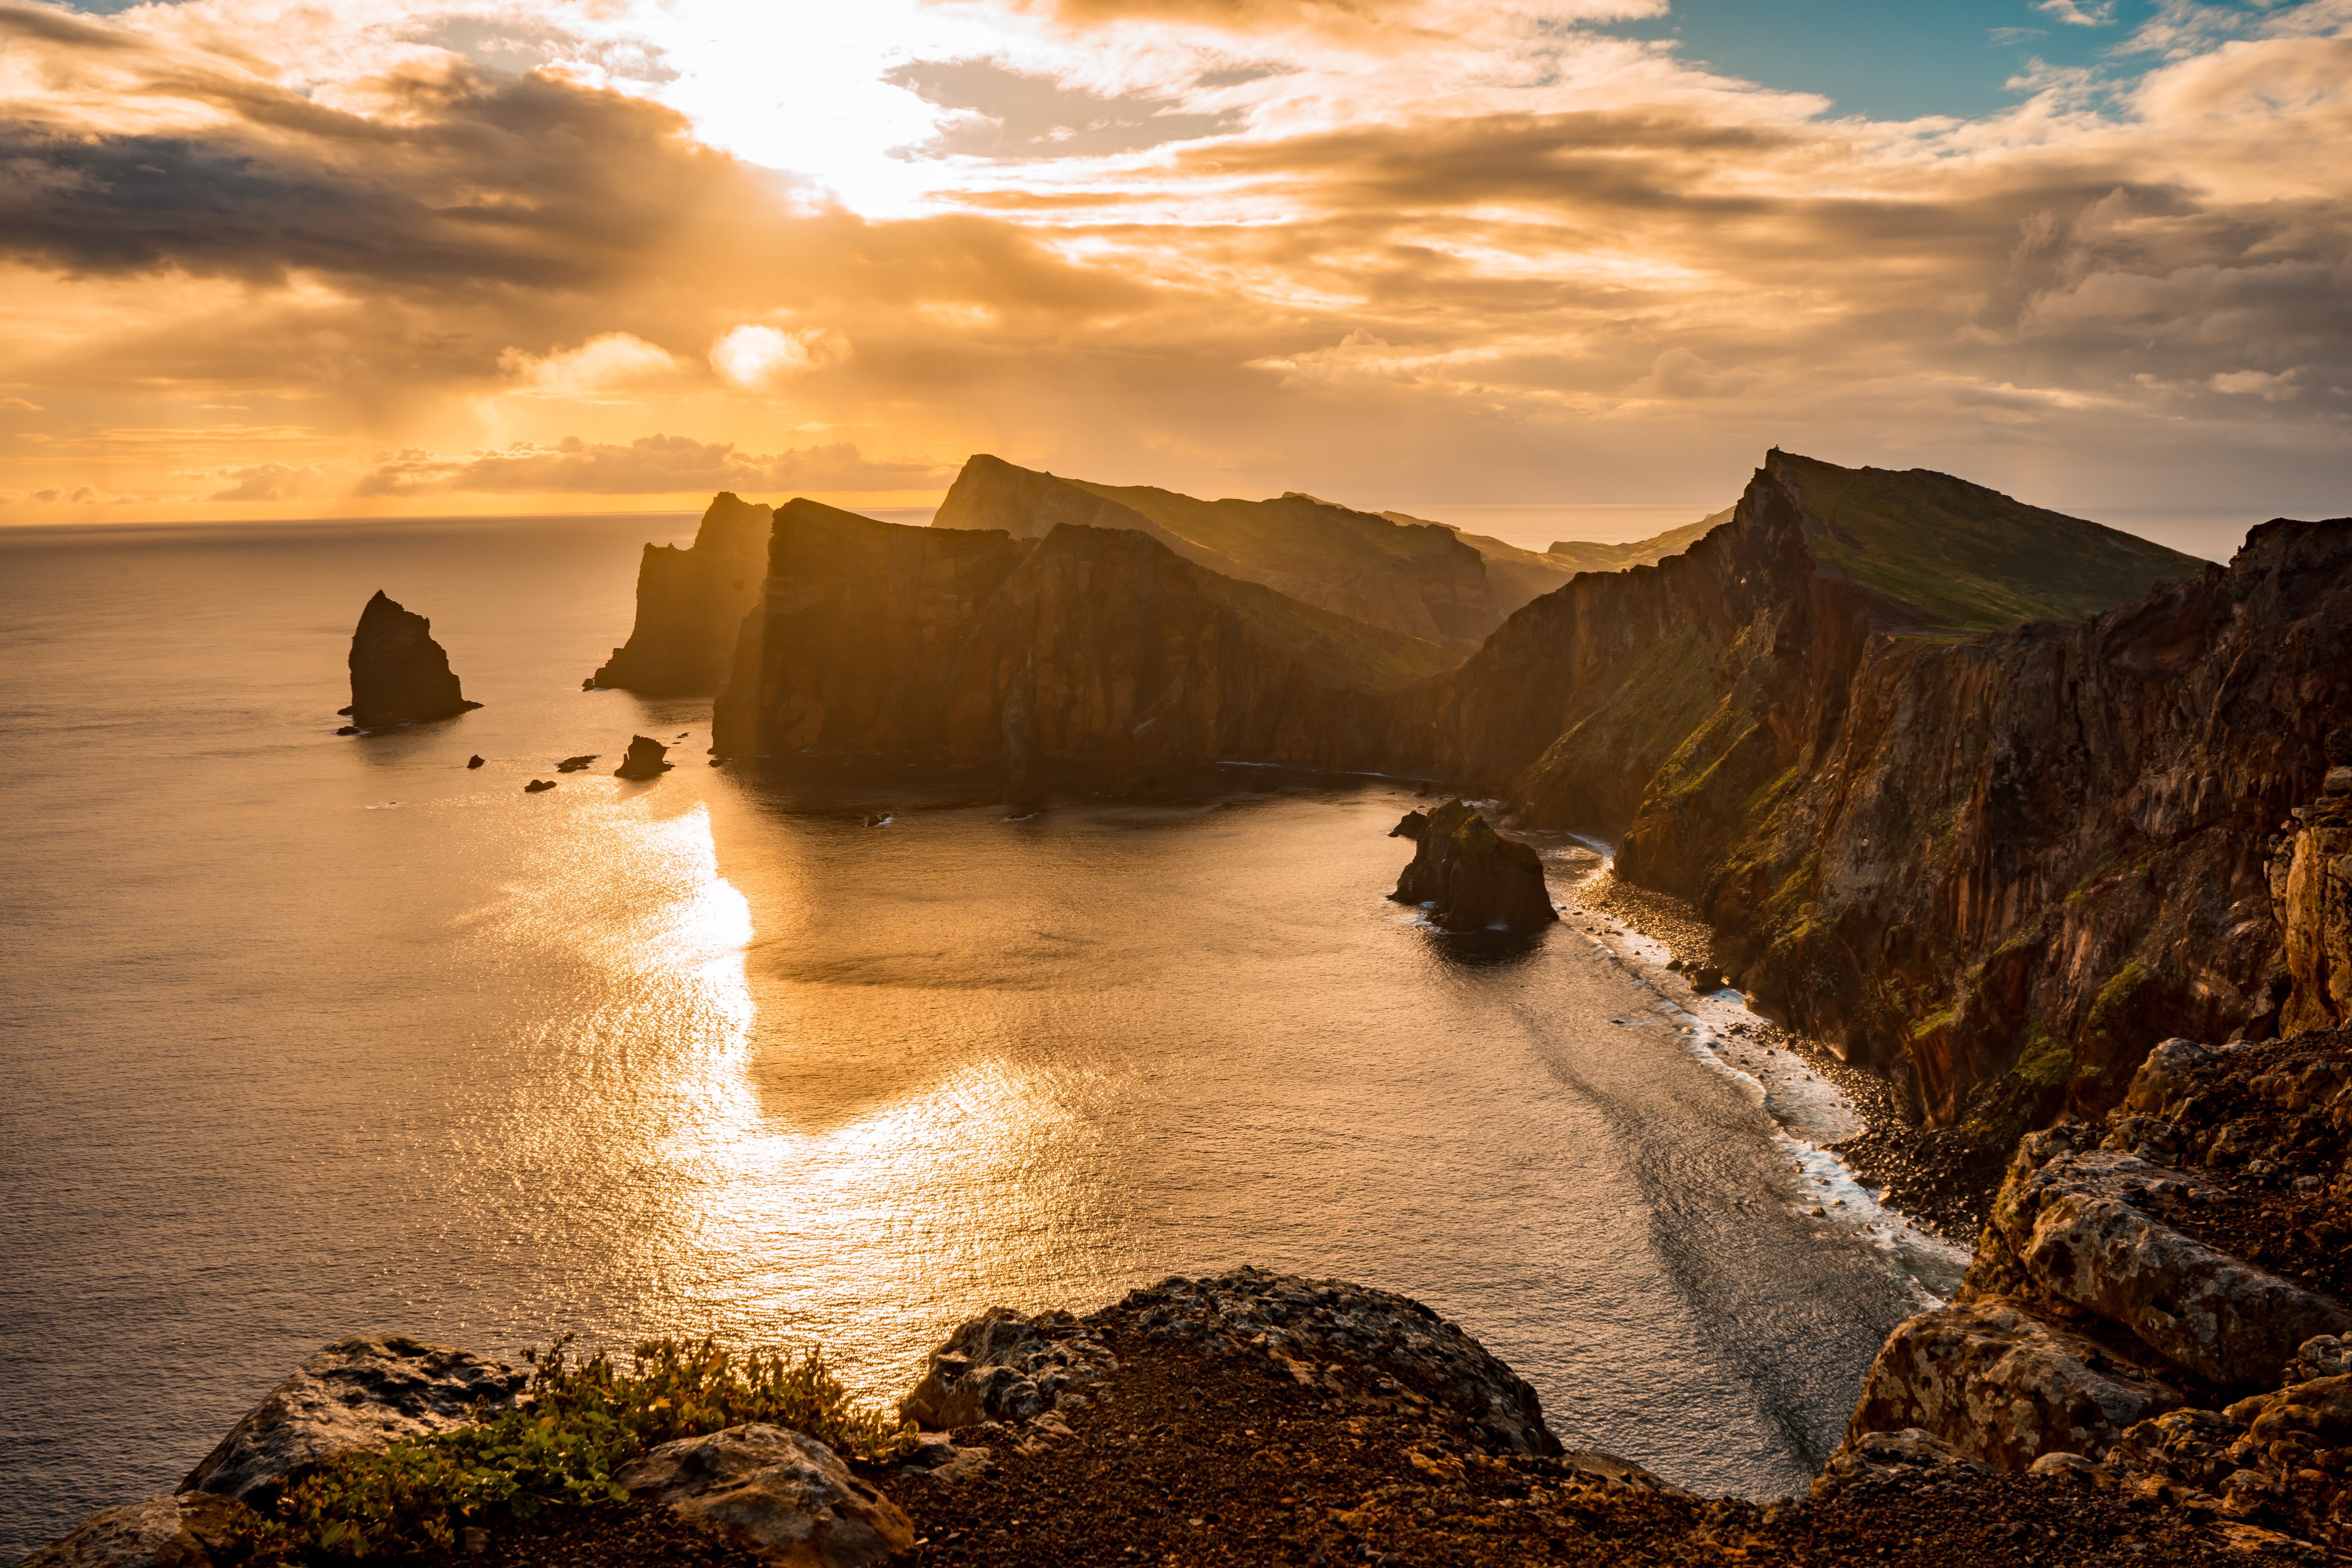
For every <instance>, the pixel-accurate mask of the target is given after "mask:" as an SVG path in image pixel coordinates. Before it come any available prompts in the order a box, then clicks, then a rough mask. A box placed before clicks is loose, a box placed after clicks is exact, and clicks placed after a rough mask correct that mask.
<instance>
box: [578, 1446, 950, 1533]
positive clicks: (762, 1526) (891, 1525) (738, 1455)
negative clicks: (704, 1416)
mask: <svg viewBox="0 0 2352 1568" xmlns="http://www.w3.org/2000/svg"><path fill="white" fill-rule="evenodd" d="M613 1479H614V1480H616V1481H618V1482H619V1483H620V1484H621V1485H622V1486H624V1487H626V1488H627V1489H628V1490H629V1495H630V1496H631V1497H632V1498H634V1499H636V1500H641V1501H642V1500H652V1501H655V1502H659V1503H662V1504H664V1505H666V1506H667V1508H668V1509H669V1510H670V1511H671V1512H672V1513H674V1514H676V1515H677V1517H678V1518H679V1519H681V1520H683V1521H686V1522H687V1523H688V1524H690V1525H692V1526H693V1527H694V1528H695V1529H697V1530H699V1531H704V1532H705V1533H707V1534H709V1535H713V1536H716V1537H718V1538H719V1540H721V1541H724V1542H727V1543H728V1544H729V1545H730V1546H733V1547H736V1548H738V1549H739V1550H741V1551H745V1552H751V1553H753V1554H755V1555H757V1556H758V1557H759V1558H760V1559H761V1561H763V1562H766V1563H777V1564H789V1565H791V1568H865V1565H866V1564H870V1563H887V1562H889V1561H890V1560H891V1559H893V1558H895V1557H897V1556H898V1555H900V1554H901V1553H904V1552H908V1551H911V1550H912V1549H913V1547H914V1544H915V1530H914V1526H913V1524H911V1523H910V1522H909V1521H908V1518H907V1516H906V1515H905V1514H904V1513H902V1512H900V1511H899V1510H898V1505H897V1504H896V1503H894V1502H892V1501H891V1500H889V1499H888V1498H886V1497H884V1496H883V1495H882V1494H881V1493H880V1492H878V1491H877V1490H875V1489H873V1488H872V1487H869V1486H867V1485H866V1483H865V1482H864V1481H861V1480H859V1479H857V1478H856V1476H854V1475H852V1474H851V1473H850V1470H849V1467H848V1466H846V1465H845V1464H843V1463H842V1462H841V1459H840V1458H839V1457H838V1456H837V1455H835V1453H834V1451H833V1450H832V1449H830V1448H828V1447H825V1446H824V1444H822V1443H820V1442H818V1441H817V1440H816V1439H815V1438H814V1437H810V1436H805V1435H804V1434H803V1433H799V1432H790V1431H786V1430H785V1429H783V1428H782V1427H780V1426H763V1425H758V1424H754V1425H751V1426H730V1427H728V1428H727V1429H726V1430H724V1431H721V1432H713V1433H711V1434H709V1436H702V1437H681V1438H679V1439H678V1440H677V1441H676V1442H673V1443H664V1444H663V1445H661V1447H657V1448H655V1449H653V1450H652V1451H651V1452H649V1453H647V1454H646V1455H644V1456H643V1457H641V1458H635V1459H632V1460H630V1461H629V1462H628V1463H627V1464H625V1465H624V1466H622V1467H621V1468H620V1469H619V1470H618V1471H616V1472H615V1473H614V1477H613Z"/></svg>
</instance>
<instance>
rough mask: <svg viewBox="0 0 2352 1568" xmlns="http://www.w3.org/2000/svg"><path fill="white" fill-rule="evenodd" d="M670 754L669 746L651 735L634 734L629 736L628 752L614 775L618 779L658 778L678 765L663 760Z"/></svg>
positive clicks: (614, 771) (615, 769)
mask: <svg viewBox="0 0 2352 1568" xmlns="http://www.w3.org/2000/svg"><path fill="white" fill-rule="evenodd" d="M668 755H669V748H668V747H667V746H665V745H663V744H662V743H661V742H659V741H656V740H655V739H653V738H652V737H651V736H648V735H632V736H630V737H629V751H628V754H627V755H626V756H625V757H623V758H622V759H621V765H620V766H619V767H617V768H614V770H613V776H614V778H616V779H657V778H659V777H661V776H662V774H664V773H667V772H669V770H670V769H672V768H674V767H676V766H677V763H670V762H665V761H663V760H662V759H663V758H665V757H667V756H668Z"/></svg>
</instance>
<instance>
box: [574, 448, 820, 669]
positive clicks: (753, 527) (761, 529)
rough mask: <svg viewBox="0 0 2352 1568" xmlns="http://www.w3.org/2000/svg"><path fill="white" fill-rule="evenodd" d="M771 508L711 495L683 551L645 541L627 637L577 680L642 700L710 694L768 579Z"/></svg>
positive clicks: (722, 494)
mask: <svg viewBox="0 0 2352 1568" xmlns="http://www.w3.org/2000/svg"><path fill="white" fill-rule="evenodd" d="M773 520H774V512H773V510H772V509H771V508H769V507H765V506H760V505H756V504H754V503H752V502H750V501H746V500H741V499H740V497H738V496H736V495H735V494H734V492H732V491H730V490H721V491H719V494H718V495H717V496H715V497H714V498H712V500H711V502H710V505H709V508H708V509H707V510H705V511H704V512H703V514H702V522H701V525H700V526H699V527H698V528H697V529H696V530H695V534H694V542H693V543H692V544H691V545H689V546H688V547H687V548H686V549H683V550H681V549H679V548H678V547H677V546H676V545H673V544H648V545H646V551H645V555H644V557H643V558H642V559H641V560H640V561H639V562H638V563H637V618H636V624H635V626H634V627H632V628H631V630H630V632H629V640H628V641H627V642H626V643H625V644H623V645H622V646H621V647H616V648H614V650H613V657H612V658H609V659H607V660H606V661H605V662H604V665H603V666H602V667H601V668H598V669H597V671H596V673H595V674H593V675H592V676H590V677H589V678H588V679H587V680H586V681H584V682H583V685H587V686H609V687H618V688H620V689H623V690H625V691H637V692H644V693H646V694H647V695H668V694H693V695H699V694H702V693H705V692H713V691H716V690H718V689H719V682H720V681H721V680H723V679H725V677H726V674H727V666H728V661H729V660H730V658H732V657H733V655H734V651H735V638H736V636H737V634H738V632H739V631H740V629H741V627H742V624H743V617H744V616H747V615H749V614H750V613H751V607H752V606H753V605H756V604H757V603H758V602H759V598H760V583H761V579H762V578H764V577H765V576H766V575H767V574H768V532H769V528H770V525H771V524H772V521H773Z"/></svg>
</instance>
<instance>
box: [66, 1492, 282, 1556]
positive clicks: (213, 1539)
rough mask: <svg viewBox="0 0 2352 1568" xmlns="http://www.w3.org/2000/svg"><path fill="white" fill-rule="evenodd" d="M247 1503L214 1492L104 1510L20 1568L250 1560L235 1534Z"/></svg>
mask: <svg viewBox="0 0 2352 1568" xmlns="http://www.w3.org/2000/svg"><path fill="white" fill-rule="evenodd" d="M246 1511H247V1510H246V1508H245V1505H244V1504H243V1503H239V1502H233V1501H231V1500H229V1499H227V1498H225V1497H215V1496H214V1495H213V1494H211V1493H209V1492H195V1493H182V1494H180V1495H179V1496H176V1497H159V1498H151V1499H149V1500H147V1501H145V1502H133V1503H125V1504H123V1505H122V1506H121V1507H120V1508H109V1509H100V1510H99V1511H98V1512H96V1513H94V1514H92V1515H90V1516H89V1518H88V1519H87V1520H84V1521H82V1523H81V1526H80V1528H79V1529H78V1530H76V1531H74V1532H73V1533H72V1534H71V1535H68V1536H67V1537H65V1539H63V1540H62V1541H55V1542H50V1543H49V1544H48V1545H47V1546H44V1547H42V1548H41V1549H40V1550H39V1551H37V1552H34V1553H33V1554H32V1555H31V1556H29V1557H27V1558H26V1559H25V1560H24V1562H23V1563H22V1564H20V1568H212V1564H214V1563H221V1564H227V1563H236V1562H237V1561H239V1560H240V1559H242V1558H243V1557H244V1556H245V1555H246V1552H245V1548H244V1545H243V1543H242V1542H239V1541H238V1539H237V1535H236V1521H237V1518H238V1516H239V1515H241V1514H244V1513H245V1512H246Z"/></svg>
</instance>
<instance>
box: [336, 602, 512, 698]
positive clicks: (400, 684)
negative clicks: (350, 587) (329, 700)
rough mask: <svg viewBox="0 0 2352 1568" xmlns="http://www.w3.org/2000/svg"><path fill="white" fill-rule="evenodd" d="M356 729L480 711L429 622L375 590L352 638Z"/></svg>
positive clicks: (351, 662)
mask: <svg viewBox="0 0 2352 1568" xmlns="http://www.w3.org/2000/svg"><path fill="white" fill-rule="evenodd" d="M350 664H351V672H352V705H351V706H350V707H349V708H347V709H345V710H344V711H345V712H346V713H348V714H350V715H351V721H352V725H351V727H352V729H354V730H378V729H385V728H389V727H390V726H392V725H395V724H410V723H415V722H417V721H422V720H426V719H447V718H451V717H454V716H455V715H457V714H459V713H463V712H465V711H466V710H467V709H470V708H479V707H480V706H481V704H480V703H478V702H468V701H467V700H466V694H465V692H464V691H462V690H461V689H459V688H458V682H457V676H456V674H454V673H453V672H452V671H451V670H450V668H449V656H448V655H447V654H446V653H445V652H443V651H442V648H441V645H440V644H439V643H437V642H435V641H434V640H433V623H432V622H431V621H428V620H426V619H425V617H424V616H420V615H416V614H415V613H413V612H411V611H409V610H405V609H403V608H402V607H401V606H400V605H398V604H396V603H394V601H393V600H392V599H391V598H390V597H389V596H387V595H385V593H384V592H383V589H381V588H379V589H377V590H376V593H375V596H374V597H373V598H372V599H370V600H369V601H368V602H367V605H366V607H365V608H363V609H362V610H361V611H360V624H359V626H357V627H356V628H355V629H354V630H353V631H352V651H351V659H350Z"/></svg>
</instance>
